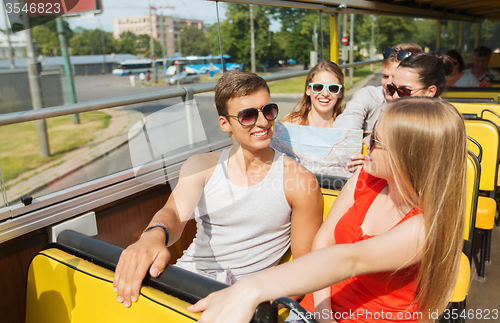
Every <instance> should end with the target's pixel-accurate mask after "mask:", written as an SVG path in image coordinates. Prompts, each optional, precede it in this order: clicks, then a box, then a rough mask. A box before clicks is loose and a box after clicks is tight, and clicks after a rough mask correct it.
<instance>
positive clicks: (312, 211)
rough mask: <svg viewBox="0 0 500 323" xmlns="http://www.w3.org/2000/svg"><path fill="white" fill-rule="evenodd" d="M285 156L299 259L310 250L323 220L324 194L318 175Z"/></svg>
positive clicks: (293, 241) (294, 244) (287, 193)
mask: <svg viewBox="0 0 500 323" xmlns="http://www.w3.org/2000/svg"><path fill="white" fill-rule="evenodd" d="M284 158H285V174H284V185H285V196H286V199H287V201H288V204H289V205H290V206H291V207H292V220H291V221H292V225H291V247H292V255H293V258H294V259H296V258H298V257H300V256H302V255H305V254H306V253H308V252H310V251H311V247H312V243H313V240H314V237H315V236H316V233H317V232H318V229H319V227H320V226H321V222H322V216H323V215H322V211H323V197H322V195H321V190H320V188H319V184H318V181H317V180H316V177H315V176H314V175H313V174H312V173H311V172H309V171H308V170H307V169H305V168H304V167H303V166H301V165H300V164H299V163H297V162H295V161H293V160H291V159H290V158H288V157H284Z"/></svg>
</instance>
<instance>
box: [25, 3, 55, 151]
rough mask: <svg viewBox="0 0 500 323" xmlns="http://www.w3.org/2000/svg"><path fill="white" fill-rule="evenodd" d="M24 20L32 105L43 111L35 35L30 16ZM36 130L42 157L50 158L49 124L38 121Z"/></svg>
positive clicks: (26, 15) (35, 108)
mask: <svg viewBox="0 0 500 323" xmlns="http://www.w3.org/2000/svg"><path fill="white" fill-rule="evenodd" d="M20 5H21V8H23V7H24V5H25V2H24V0H21V1H20ZM20 16H22V19H23V23H24V28H25V33H26V52H27V56H28V66H27V67H28V81H29V86H30V94H31V104H32V105H33V110H37V109H42V108H43V101H42V89H41V88H40V74H39V72H38V68H37V66H36V60H35V49H34V48H33V35H32V34H31V28H30V18H29V16H28V14H22V13H21V14H20ZM36 130H37V133H38V144H39V145H40V156H42V157H49V156H50V150H49V137H48V135H47V124H46V122H45V119H42V120H37V121H36Z"/></svg>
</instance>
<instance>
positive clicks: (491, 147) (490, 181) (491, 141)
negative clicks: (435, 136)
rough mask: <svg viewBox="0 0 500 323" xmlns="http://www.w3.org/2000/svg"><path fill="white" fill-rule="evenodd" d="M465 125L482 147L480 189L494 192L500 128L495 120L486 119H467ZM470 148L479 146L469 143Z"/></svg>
mask: <svg viewBox="0 0 500 323" xmlns="http://www.w3.org/2000/svg"><path fill="white" fill-rule="evenodd" d="M465 127H466V131H467V135H468V136H469V137H471V138H473V139H475V140H476V141H477V142H479V144H480V145H481V147H482V152H483V154H482V158H481V160H480V164H481V177H480V180H479V190H480V191H487V192H493V194H494V192H495V188H496V181H497V171H498V145H499V139H498V137H499V135H498V128H497V126H496V125H495V124H494V123H493V122H491V121H489V120H484V119H475V120H465ZM469 149H471V150H476V149H477V148H476V147H475V145H473V144H469Z"/></svg>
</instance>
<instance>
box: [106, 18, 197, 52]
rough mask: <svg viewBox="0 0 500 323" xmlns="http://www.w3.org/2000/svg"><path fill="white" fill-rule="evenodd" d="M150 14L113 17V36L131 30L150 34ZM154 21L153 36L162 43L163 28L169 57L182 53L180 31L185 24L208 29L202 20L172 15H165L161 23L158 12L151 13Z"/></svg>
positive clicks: (118, 36) (135, 32) (118, 35)
mask: <svg viewBox="0 0 500 323" xmlns="http://www.w3.org/2000/svg"><path fill="white" fill-rule="evenodd" d="M149 17H150V16H149V15H142V16H129V17H120V18H114V19H113V37H114V38H116V39H118V38H120V35H121V34H122V33H124V32H127V31H130V32H132V33H134V34H136V35H140V34H148V35H149V34H150V33H151V27H150V26H151V25H150V23H149ZM151 19H152V22H153V25H152V27H153V37H154V39H156V41H158V42H159V43H160V44H162V41H161V35H162V29H163V34H164V35H165V39H164V40H165V51H166V55H167V57H173V56H174V52H176V51H177V52H180V53H181V55H182V48H180V50H176V44H177V48H179V47H180V37H179V35H180V32H181V30H182V28H183V27H184V26H191V27H193V28H198V29H201V30H204V31H206V27H205V25H204V23H203V21H201V20H195V19H181V18H174V17H170V16H163V25H162V24H161V16H160V15H157V14H153V15H151Z"/></svg>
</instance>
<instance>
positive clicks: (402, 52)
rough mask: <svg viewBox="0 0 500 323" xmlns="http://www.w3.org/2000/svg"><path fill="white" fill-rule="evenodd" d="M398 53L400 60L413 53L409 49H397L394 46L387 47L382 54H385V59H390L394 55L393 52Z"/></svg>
mask: <svg viewBox="0 0 500 323" xmlns="http://www.w3.org/2000/svg"><path fill="white" fill-rule="evenodd" d="M394 53H397V54H396V57H397V59H398V60H399V61H402V60H403V59H405V58H407V57H408V56H410V55H411V54H412V53H411V52H410V51H409V50H404V49H403V50H396V49H392V48H387V49H384V50H383V51H382V54H383V55H384V59H388V58H389V57H391V56H392V54H394Z"/></svg>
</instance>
